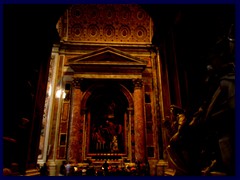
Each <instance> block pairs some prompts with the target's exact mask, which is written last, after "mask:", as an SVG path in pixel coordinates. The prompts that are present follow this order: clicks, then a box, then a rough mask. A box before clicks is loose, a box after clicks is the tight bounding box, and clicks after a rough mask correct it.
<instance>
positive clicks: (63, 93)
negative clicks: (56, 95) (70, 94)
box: [62, 91, 66, 99]
mask: <svg viewBox="0 0 240 180" xmlns="http://www.w3.org/2000/svg"><path fill="white" fill-rule="evenodd" d="M65 97H66V93H65V91H63V92H62V98H63V99H65Z"/></svg>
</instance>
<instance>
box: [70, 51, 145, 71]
mask: <svg viewBox="0 0 240 180" xmlns="http://www.w3.org/2000/svg"><path fill="white" fill-rule="evenodd" d="M67 64H68V65H69V66H70V67H71V68H72V69H73V70H74V71H75V73H76V72H92V71H94V72H104V71H106V72H109V71H118V72H119V71H126V72H129V71H131V72H134V71H135V72H136V71H137V72H139V71H143V70H144V69H145V67H146V65H147V61H145V60H142V59H140V58H137V57H133V56H131V55H130V54H127V53H125V52H122V51H120V50H118V49H115V48H112V47H104V48H101V49H99V50H96V51H93V52H91V53H88V54H84V55H81V56H78V57H74V58H71V59H69V60H68V62H67Z"/></svg>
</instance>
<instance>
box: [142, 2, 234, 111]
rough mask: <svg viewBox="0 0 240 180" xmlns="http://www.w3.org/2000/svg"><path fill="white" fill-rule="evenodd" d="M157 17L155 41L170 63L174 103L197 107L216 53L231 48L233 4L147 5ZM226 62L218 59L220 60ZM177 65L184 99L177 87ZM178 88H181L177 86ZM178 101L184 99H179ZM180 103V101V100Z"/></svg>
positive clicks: (152, 14) (202, 95) (148, 10)
mask: <svg viewBox="0 0 240 180" xmlns="http://www.w3.org/2000/svg"><path fill="white" fill-rule="evenodd" d="M143 8H145V9H146V10H147V12H148V13H149V14H150V16H151V17H152V18H153V21H154V26H155V30H154V36H153V40H152V42H153V44H154V45H156V46H159V48H160V53H161V54H160V55H161V58H162V60H163V61H164V60H165V62H166V66H168V76H169V86H170V87H171V90H172V91H173V92H170V96H171V97H170V99H171V103H175V104H177V105H181V106H182V107H183V108H184V109H186V110H187V111H189V112H192V111H194V110H196V108H197V107H198V106H199V105H200V104H201V103H202V99H203V98H204V96H205V94H204V93H205V92H204V88H205V79H206V76H207V68H206V66H207V65H208V64H212V65H214V64H213V58H211V56H213V55H214V54H220V53H222V52H224V51H226V53H228V51H229V41H228V39H227V38H228V34H229V30H230V27H231V25H232V24H235V6H234V5H233V4H201V5H198V4H195V5H190V4H187V5H154V6H152V5H144V6H143ZM227 61H234V60H233V59H229V60H226V61H225V62H220V61H218V63H219V64H222V63H226V62H227ZM175 66H177V71H178V72H177V74H178V79H179V86H180V89H179V91H180V94H181V100H178V99H177V98H178V97H177V96H176V94H177V92H174V91H176V90H175V89H177V88H178V87H177V86H176V82H174V78H176V74H175V75H174V72H175V70H174V68H176V67H175ZM177 91H178V90H177ZM178 101H181V103H180V102H178ZM178 103H179V104H178Z"/></svg>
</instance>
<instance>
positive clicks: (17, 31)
mask: <svg viewBox="0 0 240 180" xmlns="http://www.w3.org/2000/svg"><path fill="white" fill-rule="evenodd" d="M66 7H67V6H66V5H47V6H46V5H4V8H3V9H4V16H3V18H4V25H3V28H4V29H3V33H4V41H3V43H4V46H3V47H4V85H3V87H4V89H3V92H4V126H3V127H4V132H3V135H4V137H8V138H12V139H13V140H16V142H14V143H10V144H11V145H10V146H11V148H10V149H11V150H12V151H11V150H9V148H8V149H6V150H5V151H4V152H5V153H6V154H4V157H9V158H5V162H4V166H7V167H9V166H10V163H11V162H17V163H18V164H19V168H20V172H21V173H22V174H24V173H25V170H26V168H31V167H32V166H34V165H35V163H36V160H37V149H38V145H37V144H38V142H39V133H40V127H41V126H40V124H41V120H42V115H43V108H44V100H45V89H46V83H47V74H48V61H49V58H50V53H51V48H52V44H53V42H56V41H58V35H57V31H56V27H55V25H56V23H57V20H58V18H59V17H60V16H61V15H62V13H63V12H64V10H65V9H66ZM6 144H9V141H8V140H5V141H4V145H5V146H4V147H6V148H7V147H8V146H7V145H6ZM16 152H17V153H16ZM14 154H15V155H16V154H17V156H14ZM10 157H11V158H10Z"/></svg>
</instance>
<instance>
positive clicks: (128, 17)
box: [57, 4, 153, 44]
mask: <svg viewBox="0 0 240 180" xmlns="http://www.w3.org/2000/svg"><path fill="white" fill-rule="evenodd" d="M57 29H58V32H59V35H60V37H61V39H62V40H65V41H71V42H88V43H89V42H97V43H125V44H126V43H144V44H150V43H151V41H152V36H153V33H152V31H153V23H152V20H151V17H150V16H149V15H148V14H147V12H146V11H145V10H144V9H143V8H142V7H141V6H139V5H135V4H81V5H72V6H70V7H69V8H68V9H67V10H66V12H65V14H64V15H63V16H62V17H61V18H60V19H59V21H58V24H57Z"/></svg>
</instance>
